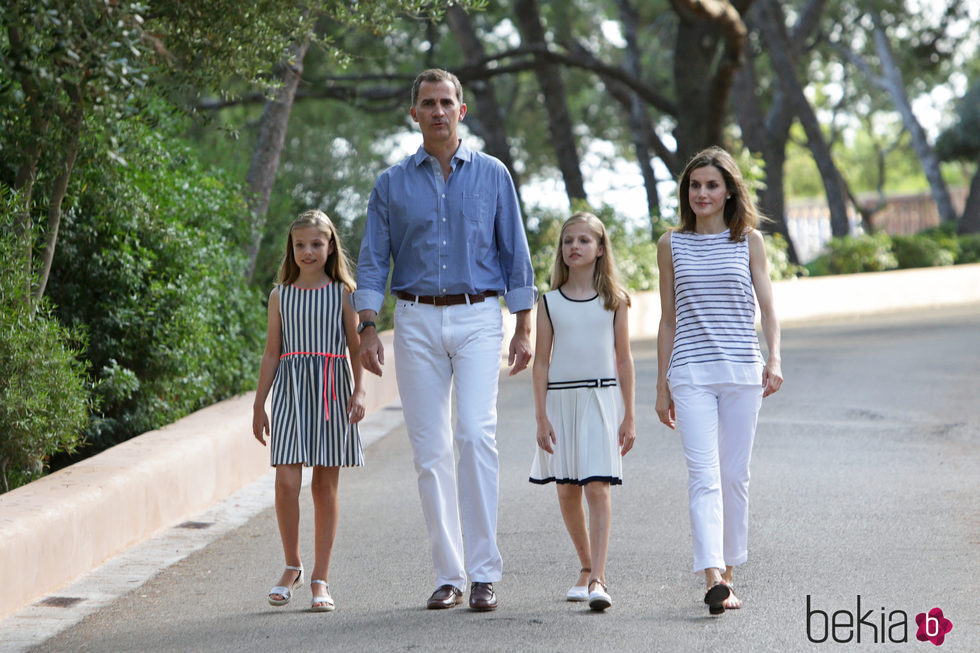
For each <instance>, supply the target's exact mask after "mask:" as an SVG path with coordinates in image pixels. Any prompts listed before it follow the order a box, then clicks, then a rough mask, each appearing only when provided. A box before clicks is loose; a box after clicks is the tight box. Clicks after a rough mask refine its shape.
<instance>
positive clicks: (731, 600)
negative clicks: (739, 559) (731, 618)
mask: <svg viewBox="0 0 980 653" xmlns="http://www.w3.org/2000/svg"><path fill="white" fill-rule="evenodd" d="M734 578H735V575H734V568H733V567H726V568H725V571H724V572H723V573H722V575H721V581H722V582H723V583H725V584H726V585H728V586H729V587H730V588H731V590H732V593H731V594H729V595H728V598H727V599H725V609H726V610H738V609H739V608H741V607H742V601H741V600H740V599H739V598H738V597H737V596H735V580H734Z"/></svg>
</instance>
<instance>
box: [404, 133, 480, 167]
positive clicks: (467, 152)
mask: <svg viewBox="0 0 980 653" xmlns="http://www.w3.org/2000/svg"><path fill="white" fill-rule="evenodd" d="M431 156H432V155H431V154H429V153H428V152H426V151H425V145H419V149H417V150H416V151H415V154H414V155H412V161H413V163H415V166H416V167H418V166H420V165H422V164H423V163H425V162H426V161H428V160H429V157H431ZM472 158H473V150H471V149H470V148H468V147H467V146H466V143H465V142H464V141H463V140H462V139H460V141H459V147H458V148H456V153H455V154H453V161H469V160H471V159H472Z"/></svg>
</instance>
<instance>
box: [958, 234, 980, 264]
mask: <svg viewBox="0 0 980 653" xmlns="http://www.w3.org/2000/svg"><path fill="white" fill-rule="evenodd" d="M957 241H958V243H959V246H960V253H959V256H957V257H956V262H957V263H980V234H963V235H961V236H960V237H959V238H958V239H957Z"/></svg>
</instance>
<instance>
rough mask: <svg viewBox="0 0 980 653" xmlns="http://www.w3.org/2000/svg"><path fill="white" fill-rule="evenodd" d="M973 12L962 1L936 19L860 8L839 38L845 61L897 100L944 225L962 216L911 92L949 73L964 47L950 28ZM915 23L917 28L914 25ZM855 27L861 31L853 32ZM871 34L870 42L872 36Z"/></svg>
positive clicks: (880, 6)
mask: <svg viewBox="0 0 980 653" xmlns="http://www.w3.org/2000/svg"><path fill="white" fill-rule="evenodd" d="M852 11H854V10H853V9H852ZM967 11H969V6H968V3H964V2H962V1H960V0H953V1H951V2H949V3H947V4H946V6H945V9H944V10H943V11H942V13H941V14H940V15H939V16H936V17H932V16H929V15H927V13H928V12H925V13H921V14H920V15H913V12H912V11H910V10H908V9H907V8H906V7H905V6H904V4H903V3H887V2H878V3H873V4H871V5H870V6H867V7H865V6H860V7H857V8H856V11H854V13H852V14H851V15H849V16H848V18H847V20H846V21H842V22H841V25H840V27H839V29H838V30H837V32H838V33H837V34H836V35H835V40H834V43H835V45H836V48H837V51H838V52H839V53H840V55H841V56H842V57H843V58H844V60H845V61H846V62H848V63H849V64H851V65H853V66H854V67H856V68H857V69H858V70H859V71H860V72H861V74H862V75H863V76H864V78H865V79H866V80H867V81H869V82H870V83H871V84H872V85H873V86H874V87H877V88H878V89H881V90H883V91H885V92H886V93H887V95H888V97H889V98H890V99H891V102H892V105H893V108H894V110H895V111H897V112H898V114H899V115H900V116H901V119H902V123H903V125H904V126H905V129H906V130H907V131H908V133H909V135H910V137H911V145H912V147H913V149H914V150H915V153H916V155H917V157H918V159H919V162H920V164H921V166H922V169H923V172H924V173H925V176H926V179H927V180H928V182H929V188H930V191H931V193H932V197H933V200H934V201H935V202H936V208H937V210H938V212H939V217H940V220H941V221H953V220H955V219H956V215H955V211H954V209H953V204H952V201H951V200H950V196H949V190H948V189H947V187H946V182H945V180H944V179H943V176H942V171H941V169H940V165H939V158H938V157H937V156H936V153H935V150H934V149H933V147H932V144H931V143H930V142H929V139H928V137H927V135H926V132H925V129H924V128H923V126H922V124H921V122H920V120H919V118H918V117H917V116H916V115H915V112H914V111H913V109H912V101H911V99H910V97H909V93H910V90H912V91H916V90H918V91H921V90H923V89H922V87H923V86H928V85H929V84H930V81H932V80H936V81H937V82H938V81H939V80H943V79H944V78H945V76H946V75H947V74H948V71H949V67H950V66H951V65H952V62H953V61H955V59H956V57H954V56H953V53H954V51H956V50H957V49H959V48H961V47H964V46H963V45H962V44H961V43H960V40H959V39H957V38H956V37H955V36H954V35H953V33H952V32H951V29H950V28H951V25H953V24H955V23H956V22H957V21H962V20H964V18H965V17H966V15H967V14H966V13H965V12H967ZM913 21H914V23H915V24H911V23H913ZM930 21H932V22H930ZM851 29H857V30H860V31H859V32H856V33H852V32H851V31H850V30H851ZM868 33H870V34H871V39H870V42H869V40H868V39H867V38H866V37H867V34H868ZM965 47H971V46H965ZM972 47H975V45H973V46H972ZM875 63H876V64H877V65H875ZM907 73H911V81H910V80H909V79H907V78H906V75H907Z"/></svg>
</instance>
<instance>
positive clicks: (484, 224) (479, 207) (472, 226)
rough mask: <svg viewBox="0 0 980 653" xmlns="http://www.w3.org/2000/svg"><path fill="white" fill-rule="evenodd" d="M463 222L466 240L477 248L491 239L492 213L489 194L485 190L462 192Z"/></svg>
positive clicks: (485, 245) (488, 243)
mask: <svg viewBox="0 0 980 653" xmlns="http://www.w3.org/2000/svg"><path fill="white" fill-rule="evenodd" d="M463 218H464V220H463V223H464V225H465V228H466V241H467V243H470V244H472V245H475V246H477V247H478V248H479V249H485V248H487V247H489V246H490V243H491V242H492V241H493V213H492V211H491V196H490V193H488V192H486V191H471V192H464V193H463Z"/></svg>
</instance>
